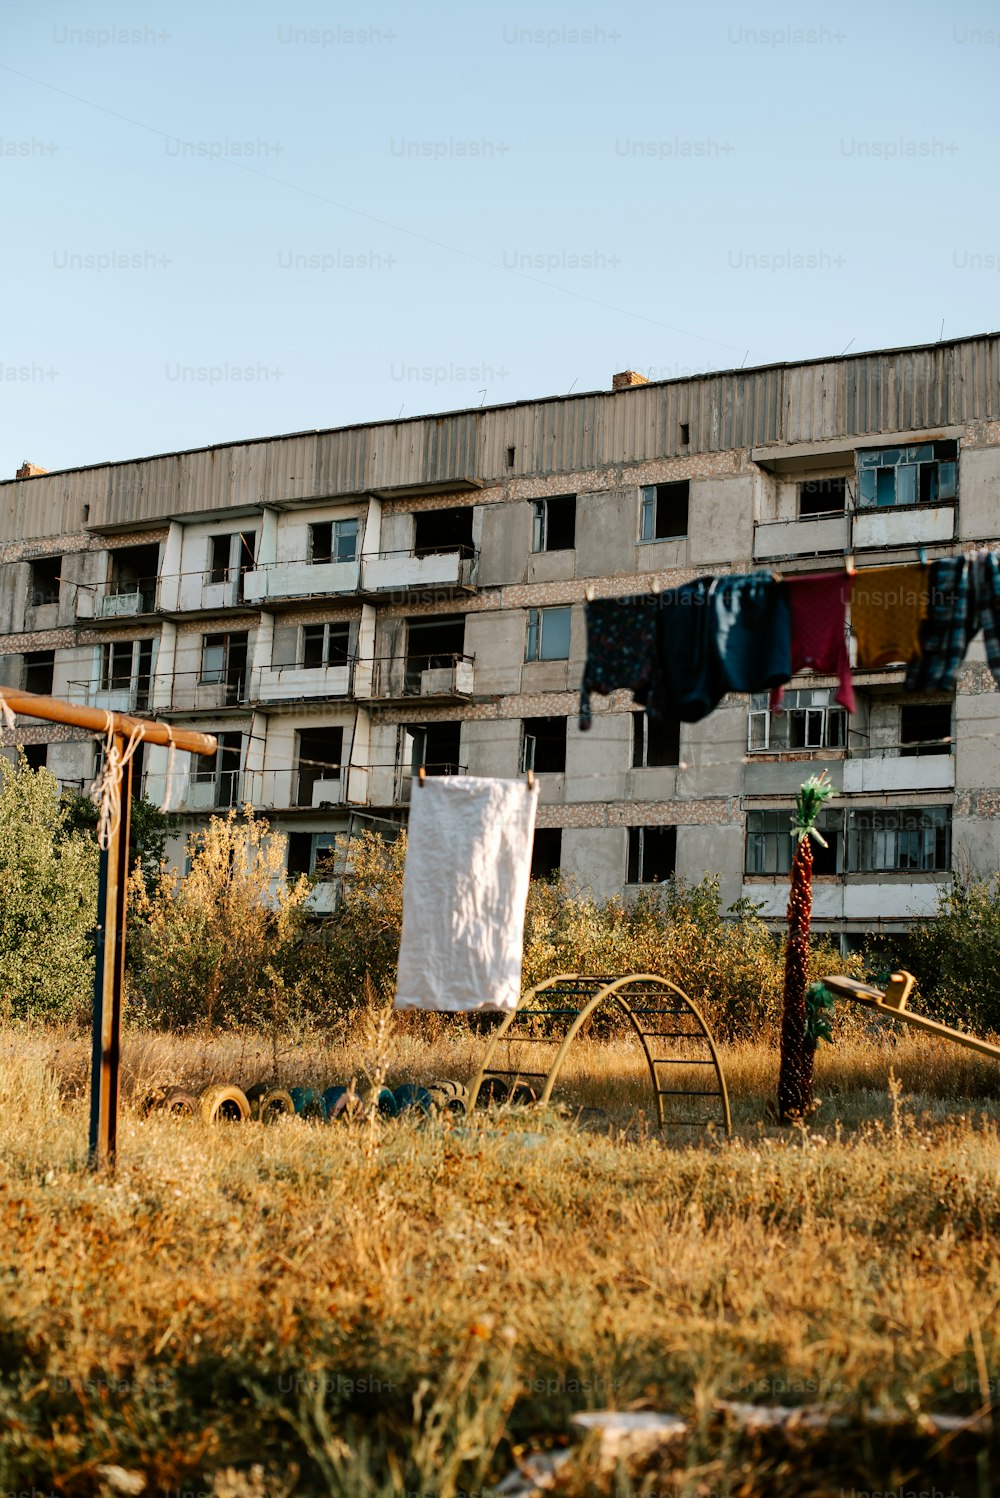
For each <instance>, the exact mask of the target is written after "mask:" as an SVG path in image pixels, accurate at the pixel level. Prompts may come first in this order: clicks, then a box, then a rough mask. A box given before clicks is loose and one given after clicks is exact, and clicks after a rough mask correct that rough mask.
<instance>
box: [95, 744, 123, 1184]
mask: <svg viewBox="0 0 1000 1498" xmlns="http://www.w3.org/2000/svg"><path fill="white" fill-rule="evenodd" d="M125 743H126V741H125V738H124V737H123V735H121V734H116V735H115V747H116V748H117V750H118V753H119V754H123V753H124V751H125ZM121 798H122V800H121V818H120V820H119V823H118V829H117V831H116V832H115V833H114V834H113V836H112V837H111V838H110V841H109V843H108V846H107V848H106V849H103V850H102V852H101V863H100V882H99V885H98V893H97V940H96V944H95V952H94V957H95V961H94V1046H93V1059H92V1064H91V1074H90V1167H91V1169H92V1170H104V1169H105V1168H106V1167H111V1168H112V1169H113V1168H114V1163H115V1151H116V1149H117V1148H118V1095H119V1075H120V1059H121V1016H122V993H123V990H124V985H125V890H126V884H127V881H128V873H129V867H128V845H129V824H130V821H131V812H132V761H131V759H129V760H127V761H126V763H125V765H124V768H123V769H122V784H121Z"/></svg>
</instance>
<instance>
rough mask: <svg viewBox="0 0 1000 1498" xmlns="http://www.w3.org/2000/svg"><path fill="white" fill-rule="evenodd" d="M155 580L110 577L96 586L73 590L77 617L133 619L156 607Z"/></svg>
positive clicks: (149, 578) (151, 578) (150, 611)
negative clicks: (107, 581)
mask: <svg viewBox="0 0 1000 1498" xmlns="http://www.w3.org/2000/svg"><path fill="white" fill-rule="evenodd" d="M156 591H157V579H156V578H155V577H143V578H130V579H129V580H128V581H122V580H121V579H112V581H111V582H109V583H100V584H99V585H98V586H97V587H96V588H85V587H80V588H78V589H77V593H76V614H77V618H78V619H134V618H136V617H137V616H138V615H139V614H152V613H153V612H154V611H155V609H156Z"/></svg>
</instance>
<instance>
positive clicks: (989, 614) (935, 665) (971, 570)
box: [906, 551, 1000, 692]
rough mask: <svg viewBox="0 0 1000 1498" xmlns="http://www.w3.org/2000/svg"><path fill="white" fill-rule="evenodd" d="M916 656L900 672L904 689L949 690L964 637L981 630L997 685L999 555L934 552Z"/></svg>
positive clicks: (961, 656)
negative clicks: (918, 650) (964, 554)
mask: <svg viewBox="0 0 1000 1498" xmlns="http://www.w3.org/2000/svg"><path fill="white" fill-rule="evenodd" d="M927 592H928V599H927V617H926V618H925V619H924V620H923V621H922V622H921V625H920V655H919V656H918V657H917V659H916V660H914V661H911V662H910V665H909V668H908V670H907V673H906V690H907V691H908V692H951V691H954V689H955V678H956V677H957V675H958V672H959V668H960V666H961V664H962V662H963V661H964V660H965V656H966V652H967V651H968V648H969V641H970V640H971V639H972V637H973V635H975V634H978V632H979V630H980V629H982V631H983V637H984V642H985V645H986V659H987V660H988V661H989V666H990V670H991V672H992V673H993V680H994V681H995V682H996V683H997V685H998V686H1000V556H998V555H997V553H996V552H995V551H985V552H983V551H981V552H977V553H976V555H975V556H974V557H972V558H971V559H970V558H968V557H938V558H937V559H936V560H935V561H933V562H932V563H931V565H930V569H929V572H928V578H927Z"/></svg>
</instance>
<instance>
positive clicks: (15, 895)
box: [0, 754, 98, 1020]
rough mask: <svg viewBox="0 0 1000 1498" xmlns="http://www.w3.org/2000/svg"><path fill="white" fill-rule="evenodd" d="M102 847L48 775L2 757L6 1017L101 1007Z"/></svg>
mask: <svg viewBox="0 0 1000 1498" xmlns="http://www.w3.org/2000/svg"><path fill="white" fill-rule="evenodd" d="M97 856H98V855H97V846H96V844H95V843H94V841H93V839H92V838H90V837H87V836H85V835H82V834H79V833H74V832H72V831H71V830H70V829H69V827H68V825H67V816H66V809H65V807H63V806H62V805H61V804H60V801H59V786H58V783H57V781H56V779H55V776H53V775H51V774H50V773H49V771H48V770H45V769H39V770H32V769H30V768H29V767H28V763H27V761H26V759H25V757H24V755H23V754H21V755H20V758H19V762H18V764H17V765H14V764H12V763H11V761H10V760H8V759H5V758H0V1014H2V1016H3V1018H4V1019H5V1020H10V1019H57V1018H58V1019H66V1018H75V1017H77V1016H79V1015H82V1014H83V1013H85V1012H86V1011H87V1010H88V1009H89V1008H90V1005H91V1003H92V1001H93V990H94V960H93V954H92V949H91V945H90V942H89V940H88V937H89V935H90V933H91V931H92V930H93V928H94V925H95V923H96V919H97Z"/></svg>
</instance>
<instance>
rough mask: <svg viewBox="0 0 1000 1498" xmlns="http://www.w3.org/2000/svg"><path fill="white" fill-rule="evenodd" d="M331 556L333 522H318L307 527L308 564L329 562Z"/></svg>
mask: <svg viewBox="0 0 1000 1498" xmlns="http://www.w3.org/2000/svg"><path fill="white" fill-rule="evenodd" d="M332 556H333V521H332V520H319V521H317V522H316V524H315V525H311V526H310V527H309V560H310V562H329V561H330V559H331V557H332Z"/></svg>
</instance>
